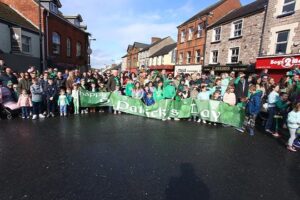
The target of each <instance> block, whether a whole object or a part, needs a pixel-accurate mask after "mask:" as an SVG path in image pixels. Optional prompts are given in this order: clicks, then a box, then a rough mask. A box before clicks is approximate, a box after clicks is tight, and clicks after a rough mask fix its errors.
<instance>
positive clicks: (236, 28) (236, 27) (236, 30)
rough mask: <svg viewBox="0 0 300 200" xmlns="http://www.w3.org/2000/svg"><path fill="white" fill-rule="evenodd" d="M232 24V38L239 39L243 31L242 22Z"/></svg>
mask: <svg viewBox="0 0 300 200" xmlns="http://www.w3.org/2000/svg"><path fill="white" fill-rule="evenodd" d="M232 24H233V35H232V37H234V38H235V37H240V36H242V29H243V20H238V21H235V22H233V23H232Z"/></svg>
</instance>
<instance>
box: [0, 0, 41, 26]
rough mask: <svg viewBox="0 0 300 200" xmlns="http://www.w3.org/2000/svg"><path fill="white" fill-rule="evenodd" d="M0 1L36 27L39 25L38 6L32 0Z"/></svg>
mask: <svg viewBox="0 0 300 200" xmlns="http://www.w3.org/2000/svg"><path fill="white" fill-rule="evenodd" d="M0 2H3V3H5V4H8V5H10V6H11V7H13V8H14V9H15V10H16V11H17V12H18V13H19V14H21V15H23V16H24V17H25V18H26V19H27V20H28V21H30V22H31V23H32V24H34V25H35V26H36V27H37V28H38V27H39V7H38V4H37V3H36V2H35V1H34V0H0Z"/></svg>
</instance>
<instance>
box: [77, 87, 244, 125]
mask: <svg viewBox="0 0 300 200" xmlns="http://www.w3.org/2000/svg"><path fill="white" fill-rule="evenodd" d="M80 95H81V96H80V102H81V107H101V106H113V108H114V110H117V111H121V112H124V113H128V114H132V115H137V116H142V117H148V118H153V119H161V120H162V119H167V118H179V119H184V118H190V117H192V116H197V117H199V118H200V119H203V120H206V121H210V122H216V123H222V124H227V125H231V126H235V127H241V126H242V124H243V121H244V118H245V112H244V110H242V109H240V108H239V107H237V106H229V105H228V104H226V103H223V102H220V101H200V100H193V99H191V98H190V99H184V100H180V101H177V100H169V99H168V100H161V101H159V102H157V103H156V104H154V105H152V106H146V105H145V104H144V103H143V101H141V100H139V99H133V98H131V97H127V96H122V95H119V94H116V93H92V92H88V91H84V92H81V93H80Z"/></svg>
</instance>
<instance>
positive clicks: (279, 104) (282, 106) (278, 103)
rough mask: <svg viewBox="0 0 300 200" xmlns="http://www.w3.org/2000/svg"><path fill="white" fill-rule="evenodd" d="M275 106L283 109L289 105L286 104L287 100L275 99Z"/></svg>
mask: <svg viewBox="0 0 300 200" xmlns="http://www.w3.org/2000/svg"><path fill="white" fill-rule="evenodd" d="M275 105H276V108H278V109H279V110H283V109H286V108H288V107H289V105H288V104H287V102H284V101H282V100H281V99H280V100H279V101H277V102H276V103H275Z"/></svg>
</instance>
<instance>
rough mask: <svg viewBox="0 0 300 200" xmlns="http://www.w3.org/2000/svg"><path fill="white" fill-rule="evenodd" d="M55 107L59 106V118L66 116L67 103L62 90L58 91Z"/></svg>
mask: <svg viewBox="0 0 300 200" xmlns="http://www.w3.org/2000/svg"><path fill="white" fill-rule="evenodd" d="M57 105H58V106H59V111H60V116H67V106H68V105H69V102H68V99H67V95H66V91H65V90H64V89H61V90H60V95H59V97H58V101H57Z"/></svg>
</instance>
